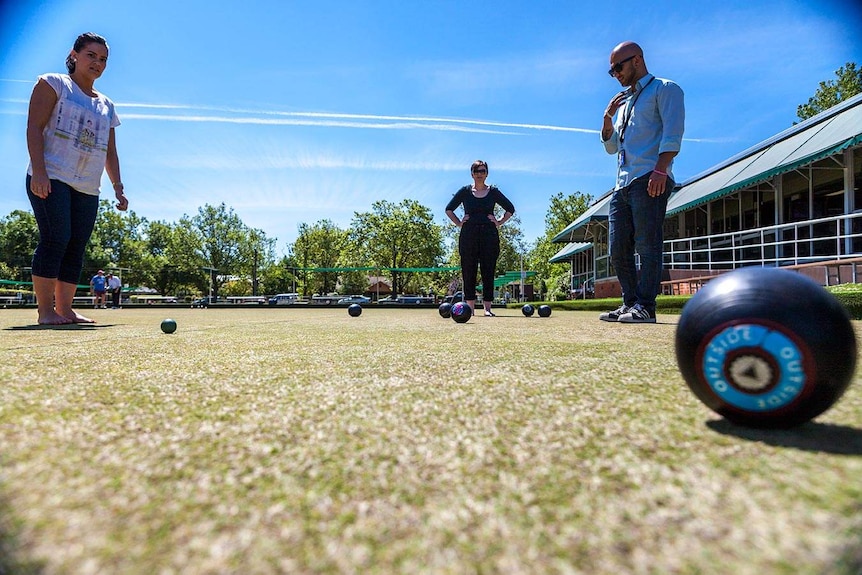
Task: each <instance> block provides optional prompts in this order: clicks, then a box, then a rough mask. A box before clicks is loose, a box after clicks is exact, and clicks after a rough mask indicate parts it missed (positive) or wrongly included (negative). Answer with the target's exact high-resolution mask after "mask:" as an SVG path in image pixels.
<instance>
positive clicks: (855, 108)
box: [667, 95, 862, 216]
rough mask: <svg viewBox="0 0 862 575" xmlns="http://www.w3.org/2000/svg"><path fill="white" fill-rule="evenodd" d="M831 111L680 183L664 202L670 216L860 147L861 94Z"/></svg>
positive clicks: (861, 141) (861, 138) (861, 128)
mask: <svg viewBox="0 0 862 575" xmlns="http://www.w3.org/2000/svg"><path fill="white" fill-rule="evenodd" d="M836 108H837V110H836V111H835V112H833V113H832V114H831V115H827V116H826V117H825V118H820V119H817V117H815V118H812V120H816V121H814V122H812V123H811V124H810V125H806V123H805V122H804V123H803V124H800V125H799V126H794V129H790V130H785V131H784V132H782V133H781V134H779V135H777V136H775V137H773V138H771V139H769V140H766V141H765V142H762V143H761V144H759V145H758V146H755V147H753V148H750V149H749V150H748V151H747V152H744V153H743V154H741V155H740V156H738V157H736V158H732V159H731V160H730V161H729V162H728V163H727V164H725V165H721V166H720V167H719V168H717V169H716V170H715V171H712V172H710V173H707V174H706V175H702V176H697V177H696V178H695V179H693V180H690V181H688V182H685V183H683V185H682V188H681V189H680V190H679V191H678V192H677V193H676V194H675V195H674V196H673V197H671V198H670V200H669V201H668V206H667V215H668V216H672V215H674V214H677V213H679V212H683V211H685V210H687V209H690V208H693V207H695V206H698V205H701V204H705V203H707V202H709V201H711V200H714V199H717V198H720V197H722V196H725V195H727V194H730V193H732V192H735V191H736V190H741V189H743V188H747V187H749V186H753V185H755V184H758V183H760V182H764V181H767V180H769V179H771V178H772V177H774V176H776V175H779V174H784V173H787V172H790V171H793V170H795V169H797V168H799V167H801V166H804V165H806V164H811V163H813V162H816V161H818V160H821V159H823V158H825V157H827V156H830V155H832V154H837V153H839V152H841V151H843V150H846V149H847V148H850V147H852V146H856V145H858V144H860V143H862V95H859V96H855V97H853V98H851V99H850V100H847V101H846V102H845V105H844V106H841V105H839V106H836Z"/></svg>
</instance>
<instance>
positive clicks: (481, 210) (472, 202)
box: [446, 186, 515, 225]
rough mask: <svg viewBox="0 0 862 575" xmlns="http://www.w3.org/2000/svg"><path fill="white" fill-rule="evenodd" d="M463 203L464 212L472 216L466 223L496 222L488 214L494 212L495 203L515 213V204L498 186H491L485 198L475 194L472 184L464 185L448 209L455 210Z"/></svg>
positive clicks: (453, 197) (490, 223) (447, 206)
mask: <svg viewBox="0 0 862 575" xmlns="http://www.w3.org/2000/svg"><path fill="white" fill-rule="evenodd" d="M461 204H463V205H464V214H465V215H469V216H470V218H469V219H468V220H467V221H466V222H464V225H484V224H488V225H492V224H493V223H494V222H492V221H491V220H489V219H488V216H489V215H491V214H493V213H494V206H495V205H499V206H500V207H501V208H503V209H504V210H506V211H507V212H509V213H510V214H514V213H515V206H514V205H513V204H512V202H510V201H509V198H507V197H506V196H504V195H503V192H501V191H500V189H499V188H497V187H496V186H490V189H489V190H488V193H487V194H485V197H484V198H477V197H476V196H474V195H473V187H472V186H464V187H463V188H461V189H460V190H458V191H457V192H455V195H454V196H452V199H451V200H449V203H448V204H446V211H447V212H448V211H455V209H456V208H457V207H458V206H460V205H461Z"/></svg>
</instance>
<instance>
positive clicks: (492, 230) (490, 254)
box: [446, 160, 515, 317]
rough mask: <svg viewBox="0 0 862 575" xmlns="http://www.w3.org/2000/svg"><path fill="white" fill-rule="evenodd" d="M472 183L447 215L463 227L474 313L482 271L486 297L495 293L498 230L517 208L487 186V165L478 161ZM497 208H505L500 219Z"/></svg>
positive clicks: (461, 242) (487, 301) (464, 271)
mask: <svg viewBox="0 0 862 575" xmlns="http://www.w3.org/2000/svg"><path fill="white" fill-rule="evenodd" d="M470 173H471V175H472V176H473V184H472V185H469V186H464V187H463V188H461V189H460V190H458V191H457V192H456V193H455V195H454V196H453V197H452V199H451V200H450V201H449V203H448V204H447V205H446V215H447V216H449V219H450V220H452V223H454V224H455V225H456V226H458V227H459V228H461V234H460V235H459V238H458V253H459V254H460V256H461V277H462V278H463V281H464V300H465V301H466V302H467V305H469V306H470V308H471V309H473V310H474V311H475V307H476V278H477V275H478V268H481V269H482V289H483V290H485V293H486V294H493V293H494V274H495V272H496V268H497V258H498V257H500V232H499V231H498V229H497V228H499V227H500V226H502V225H503V224H505V223H506V222H507V221H508V220H509V218H511V217H512V215H513V214H514V213H515V206H514V205H513V204H512V202H510V201H509V199H508V198H507V197H506V196H504V195H503V192H501V191H500V190H499V189H498V188H497V187H496V186H489V185H488V184H486V183H485V179H486V178H487V177H488V164H486V163H485V162H483V161H482V160H476V161H475V162H473V165H472V166H471V167H470ZM461 205H463V206H464V216H463V217H462V218H461V219H459V218H458V216H457V215H455V209H456V208H457V207H458V206H461ZM495 206H500V207H501V208H503V211H504V213H503V217H501V218H500V219H499V220H498V219H497V216H496V215H495V214H494V208H495ZM492 299H493V297H492V298H483V300H482V305H483V307H484V308H485V315H486V316H487V317H494V312H492V311H491V303H492V301H491V300H492Z"/></svg>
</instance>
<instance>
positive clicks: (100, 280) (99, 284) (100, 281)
mask: <svg viewBox="0 0 862 575" xmlns="http://www.w3.org/2000/svg"><path fill="white" fill-rule="evenodd" d="M107 289H108V278H106V277H105V272H103V271H102V270H99V271H98V272H96V275H94V276H93V277H92V278H90V293H91V294H93V296H94V299H93V308H94V309H98V308H100V307H105V291H107Z"/></svg>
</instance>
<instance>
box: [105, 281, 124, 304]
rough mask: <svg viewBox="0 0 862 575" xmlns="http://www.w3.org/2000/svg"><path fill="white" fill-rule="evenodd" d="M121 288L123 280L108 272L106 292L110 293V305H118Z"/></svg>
mask: <svg viewBox="0 0 862 575" xmlns="http://www.w3.org/2000/svg"><path fill="white" fill-rule="evenodd" d="M122 290H123V282H122V280H121V279H120V278H118V277H117V276H115V275H114V274H111V273H109V274H108V293H110V294H111V307H112V308H114V309H117V308H119V307H120V292H121V291H122Z"/></svg>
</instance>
